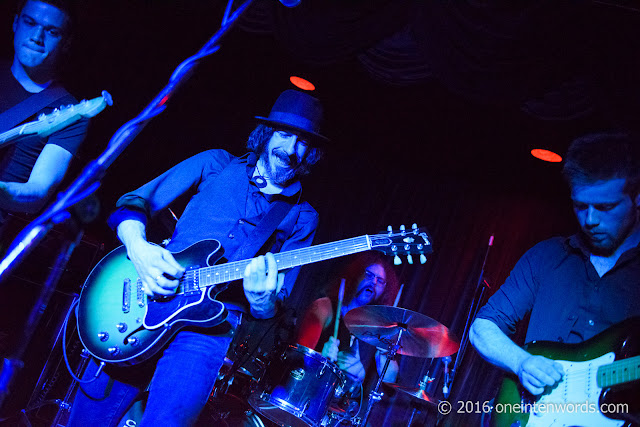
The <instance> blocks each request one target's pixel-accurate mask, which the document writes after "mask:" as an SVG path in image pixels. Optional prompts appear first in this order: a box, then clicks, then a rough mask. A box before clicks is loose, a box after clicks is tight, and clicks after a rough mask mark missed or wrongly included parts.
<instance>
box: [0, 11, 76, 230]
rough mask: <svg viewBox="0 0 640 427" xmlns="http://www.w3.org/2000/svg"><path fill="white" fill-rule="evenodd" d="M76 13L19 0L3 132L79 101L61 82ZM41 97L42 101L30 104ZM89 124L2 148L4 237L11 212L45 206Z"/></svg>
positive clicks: (2, 86)
mask: <svg viewBox="0 0 640 427" xmlns="http://www.w3.org/2000/svg"><path fill="white" fill-rule="evenodd" d="M74 16H75V14H74V13H73V10H72V5H71V2H70V0H26V1H25V0H22V1H20V2H19V4H18V8H17V10H16V15H15V17H14V19H13V34H14V36H13V47H14V56H13V62H10V63H0V117H1V118H0V126H3V127H4V125H5V124H6V123H13V124H12V125H10V126H9V127H8V128H7V129H4V128H2V129H0V131H2V132H5V131H7V130H9V129H10V128H13V127H15V126H16V125H18V124H19V123H22V122H26V121H30V120H35V119H36V118H37V116H38V115H40V114H48V113H51V112H52V111H53V110H54V109H55V108H58V107H60V106H61V105H69V104H75V103H76V102H77V101H76V100H75V98H74V97H73V96H71V95H70V94H69V93H68V92H66V91H65V90H64V89H62V88H61V87H60V86H59V84H58V83H57V81H56V78H57V76H58V68H59V64H60V60H61V59H62V58H63V57H64V54H65V52H66V51H67V50H68V49H69V43H70V40H71V33H72V29H73V18H74ZM36 96H37V98H36V99H39V101H38V102H35V103H34V104H32V106H31V107H25V102H28V101H27V100H29V99H30V98H32V97H36ZM32 101H33V99H32ZM21 106H22V107H21ZM13 107H15V108H13ZM5 112H7V114H6V115H4V114H3V113H5ZM16 121H17V122H16ZM87 126H88V120H81V121H79V122H77V123H75V124H72V125H70V126H68V127H66V128H65V129H62V130H59V131H58V132H55V133H53V134H52V135H50V136H49V137H44V138H43V137H41V136H39V135H28V136H23V137H21V138H20V139H18V140H17V141H16V142H14V143H11V144H10V145H9V146H7V147H3V148H2V149H0V236H1V235H2V234H3V233H2V225H1V224H3V223H5V222H6V217H7V212H16V213H20V212H22V213H24V212H27V213H36V212H38V211H39V210H40V209H41V208H42V207H43V206H44V205H45V203H46V202H47V201H48V199H49V197H50V196H51V195H52V194H53V192H54V190H55V189H56V187H57V185H58V184H60V182H61V181H62V178H63V177H64V175H65V173H66V172H67V168H68V167H69V164H70V163H71V159H72V158H73V156H74V154H75V153H76V151H77V150H78V147H79V146H80V144H81V143H82V141H83V139H84V137H85V134H86V132H87Z"/></svg>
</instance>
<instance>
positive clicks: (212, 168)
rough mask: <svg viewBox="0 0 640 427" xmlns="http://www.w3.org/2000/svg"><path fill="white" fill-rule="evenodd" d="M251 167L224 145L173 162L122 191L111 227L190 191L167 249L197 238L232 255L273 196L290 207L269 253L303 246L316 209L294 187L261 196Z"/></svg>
mask: <svg viewBox="0 0 640 427" xmlns="http://www.w3.org/2000/svg"><path fill="white" fill-rule="evenodd" d="M252 172H253V168H251V167H250V166H248V165H247V160H246V158H244V157H243V158H236V157H234V156H232V155H231V154H229V153H228V152H226V151H224V150H208V151H204V152H202V153H199V154H196V155H195V156H193V157H191V158H189V159H187V160H185V161H183V162H181V163H179V164H178V165H176V166H174V167H173V168H171V169H169V170H168V171H167V172H165V173H164V174H162V175H160V176H159V177H157V178H156V179H154V180H153V181H151V182H149V183H147V184H145V185H143V186H142V187H140V188H138V189H137V190H135V191H132V192H130V193H127V194H125V195H124V196H122V197H121V198H120V199H119V200H118V202H117V204H116V206H117V210H116V211H115V212H114V213H113V214H112V215H111V217H110V218H109V225H110V226H111V227H112V228H116V227H117V225H118V224H119V223H120V222H121V221H123V220H125V219H137V220H140V221H142V222H143V223H145V224H146V222H147V220H148V218H150V217H152V216H153V215H154V214H155V213H157V212H158V211H160V210H162V209H164V208H166V207H167V206H168V205H169V204H170V203H171V202H173V201H174V200H176V199H177V198H178V197H180V196H181V195H183V194H185V193H191V194H193V195H192V197H191V199H190V200H189V203H188V204H187V207H186V209H185V211H184V212H183V213H182V215H181V217H180V220H179V221H178V223H177V224H176V228H175V231H174V233H173V236H172V238H171V242H170V243H169V244H168V245H167V249H168V250H170V251H173V252H178V251H181V250H183V249H185V248H186V247H188V246H190V245H192V244H193V243H195V242H197V241H200V240H203V239H217V240H218V241H219V242H220V243H221V244H222V246H223V248H224V251H225V254H227V255H229V254H233V253H234V252H235V250H236V249H238V248H239V247H240V246H241V245H242V244H243V243H244V241H245V239H246V238H247V236H248V235H249V233H251V232H252V231H253V229H254V228H255V226H256V225H257V224H258V222H259V221H260V220H261V219H262V217H263V216H264V215H265V214H266V212H267V211H268V209H269V208H270V206H271V204H272V203H273V202H275V201H276V200H278V199H282V200H285V201H288V202H290V203H292V204H293V207H292V208H291V210H290V211H289V213H288V214H287V216H286V217H285V218H284V220H282V222H281V223H280V225H279V226H278V227H277V229H276V232H275V236H276V237H275V241H274V242H273V244H272V245H271V247H270V248H268V249H269V251H270V252H281V251H286V250H292V249H298V248H302V247H306V246H309V245H310V244H311V242H312V240H313V236H314V234H315V230H316V227H317V225H318V214H317V212H316V211H315V210H314V209H313V208H312V207H311V205H309V204H308V203H307V202H301V201H300V192H297V193H295V194H291V195H288V196H282V195H267V194H264V193H262V192H261V191H260V189H259V188H257V187H256V186H255V184H254V183H253V182H251V180H250V179H249V177H250V176H251V173H252ZM298 270H299V267H298V268H294V269H292V270H291V271H289V272H287V274H286V276H285V283H284V286H283V288H282V291H281V292H280V294H279V295H278V298H279V299H281V300H282V299H284V298H286V297H287V296H289V295H290V293H291V290H292V288H293V284H294V282H295V279H296V277H297V274H298Z"/></svg>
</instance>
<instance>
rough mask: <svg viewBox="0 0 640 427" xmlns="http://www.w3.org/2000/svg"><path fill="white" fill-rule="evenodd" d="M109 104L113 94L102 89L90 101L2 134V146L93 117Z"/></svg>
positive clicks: (48, 133) (66, 107)
mask: <svg viewBox="0 0 640 427" xmlns="http://www.w3.org/2000/svg"><path fill="white" fill-rule="evenodd" d="M107 105H113V100H112V99H111V95H110V94H109V92H107V91H106V90H103V91H102V96H98V97H97V98H94V99H92V100H90V101H87V100H86V99H85V100H83V101H80V102H79V103H77V104H75V105H67V106H62V107H60V108H57V109H55V110H54V111H53V112H52V113H49V114H47V115H44V114H43V115H41V116H40V117H38V120H34V121H32V122H28V123H24V124H22V125H20V126H16V127H14V128H13V129H10V130H8V131H6V132H3V133H1V134H0V147H2V146H4V145H6V144H8V143H9V142H11V141H13V140H14V139H16V138H17V137H19V136H22V135H30V134H34V133H37V134H38V135H40V136H42V137H46V136H49V135H51V134H52V133H54V132H56V131H58V130H60V129H62V128H65V127H67V126H69V125H70V124H72V123H75V122H77V121H78V120H80V119H81V118H83V117H86V118H91V117H93V116H95V115H97V114H99V113H100V112H101V111H102V110H104V109H105V107H106V106H107Z"/></svg>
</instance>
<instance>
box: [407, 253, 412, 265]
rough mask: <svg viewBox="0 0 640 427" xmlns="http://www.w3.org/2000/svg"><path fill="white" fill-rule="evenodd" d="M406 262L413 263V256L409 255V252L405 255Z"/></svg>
mask: <svg viewBox="0 0 640 427" xmlns="http://www.w3.org/2000/svg"><path fill="white" fill-rule="evenodd" d="M407 262H408V263H409V264H413V257H412V256H411V254H409V255H407Z"/></svg>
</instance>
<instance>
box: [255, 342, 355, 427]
mask: <svg viewBox="0 0 640 427" xmlns="http://www.w3.org/2000/svg"><path fill="white" fill-rule="evenodd" d="M344 382H345V380H344V374H343V373H342V371H341V370H340V369H339V368H338V367H337V366H336V365H335V364H334V363H332V362H330V361H329V360H327V359H326V358H324V357H323V356H322V355H321V354H320V353H318V352H316V351H314V350H311V349H310V348H307V347H304V346H302V345H291V346H289V347H288V348H287V349H286V350H285V351H284V352H283V353H282V354H281V356H280V357H278V358H275V359H274V360H272V361H271V362H270V363H269V366H268V368H267V371H266V374H265V378H264V381H262V383H263V384H264V386H263V387H262V389H261V391H259V392H255V393H252V394H251V396H249V403H250V404H251V406H252V407H253V408H254V409H255V410H256V411H258V412H259V413H260V414H262V415H264V416H265V417H267V418H268V419H269V420H270V421H273V422H275V423H276V424H277V425H280V426H291V427H309V426H311V427H318V426H321V425H322V423H323V420H324V419H325V416H326V414H327V410H328V409H329V405H330V404H331V401H332V399H333V398H334V397H335V396H337V395H341V394H342V387H343V385H344Z"/></svg>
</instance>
